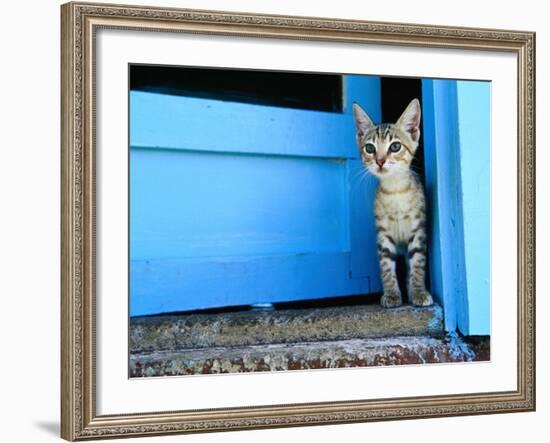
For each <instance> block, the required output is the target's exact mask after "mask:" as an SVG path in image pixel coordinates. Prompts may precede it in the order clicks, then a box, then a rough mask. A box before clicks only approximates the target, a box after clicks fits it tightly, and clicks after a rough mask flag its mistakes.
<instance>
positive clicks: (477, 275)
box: [457, 81, 491, 335]
mask: <svg viewBox="0 0 550 443" xmlns="http://www.w3.org/2000/svg"><path fill="white" fill-rule="evenodd" d="M457 98H458V120H459V137H460V166H461V168H460V170H461V178H462V216H463V220H464V258H465V266H466V285H467V294H468V329H467V330H465V331H463V332H464V333H465V334H470V335H488V334H490V332H491V324H490V318H491V315H490V304H491V303H490V246H491V244H490V239H491V232H490V217H491V214H490V208H491V187H490V186H491V168H490V165H491V149H490V143H491V140H490V134H491V121H490V117H491V113H490V107H491V84H490V83H489V82H477V81H476V82H474V81H458V82H457Z"/></svg>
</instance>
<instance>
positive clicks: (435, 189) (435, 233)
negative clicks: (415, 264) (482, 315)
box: [422, 80, 468, 332]
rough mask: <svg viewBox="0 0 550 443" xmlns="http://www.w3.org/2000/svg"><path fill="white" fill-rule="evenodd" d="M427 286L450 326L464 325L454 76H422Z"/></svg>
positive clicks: (465, 327)
mask: <svg viewBox="0 0 550 443" xmlns="http://www.w3.org/2000/svg"><path fill="white" fill-rule="evenodd" d="M422 103H423V122H424V123H423V128H424V131H423V133H424V157H425V172H426V194H427V200H428V201H427V203H428V210H429V218H430V220H431V223H430V224H429V225H430V227H429V233H428V234H429V251H430V255H429V264H430V283H431V290H432V293H433V295H434V296H435V298H436V300H438V301H439V303H440V304H442V305H443V307H444V310H445V327H446V329H447V330H448V331H455V330H456V329H457V328H458V329H459V330H460V331H461V332H466V331H468V298H467V287H466V270H465V259H464V230H463V226H464V224H463V217H462V183H461V171H460V140H459V131H458V109H457V108H458V105H457V92H456V80H423V81H422Z"/></svg>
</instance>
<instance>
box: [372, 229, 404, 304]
mask: <svg viewBox="0 0 550 443" xmlns="http://www.w3.org/2000/svg"><path fill="white" fill-rule="evenodd" d="M377 242H378V258H379V261H380V271H381V277H382V285H383V287H384V295H382V298H381V299H380V304H381V305H382V306H384V307H385V308H394V307H397V306H401V303H402V300H401V291H400V290H399V283H398V282H397V275H396V273H395V260H396V258H397V248H396V245H395V241H394V240H393V238H392V237H391V236H390V235H387V234H386V232H385V230H384V229H383V228H380V229H379V231H378V236H377Z"/></svg>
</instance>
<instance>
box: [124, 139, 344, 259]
mask: <svg viewBox="0 0 550 443" xmlns="http://www.w3.org/2000/svg"><path fill="white" fill-rule="evenodd" d="M131 155H132V157H131V173H130V189H131V193H130V238H131V239H132V241H131V250H130V254H131V257H132V259H159V258H169V257H171V258H179V257H213V258H218V257H227V256H243V255H258V254H261V255H267V254H290V253H296V254H299V253H314V252H317V253H320V252H339V251H347V250H349V234H348V217H347V214H346V211H347V209H346V205H347V203H346V183H345V180H344V179H345V174H346V165H345V162H343V161H340V160H338V161H336V160H329V159H322V158H318V157H316V158H312V159H306V158H302V157H282V156H258V155H228V154H223V153H204V152H187V151H181V152H175V151H160V152H159V151H151V150H146V149H132V153H131Z"/></svg>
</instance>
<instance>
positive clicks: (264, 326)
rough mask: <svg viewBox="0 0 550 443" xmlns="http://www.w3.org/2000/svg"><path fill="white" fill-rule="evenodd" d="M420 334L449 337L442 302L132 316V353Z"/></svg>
mask: <svg viewBox="0 0 550 443" xmlns="http://www.w3.org/2000/svg"><path fill="white" fill-rule="evenodd" d="M414 335H426V336H432V337H437V336H442V335H443V313H442V309H441V308H440V307H439V306H431V307H428V308H418V307H414V306H402V307H400V308H395V309H385V308H382V307H380V306H379V305H363V306H362V305H359V306H341V307H331V308H310V309H287V310H280V311H245V312H230V313H222V314H190V315H173V316H153V317H140V318H132V319H131V321H130V351H131V352H133V353H136V352H153V351H174V350H177V349H190V348H204V347H215V346H246V345H258V344H273V343H304V342H316V341H327V340H332V341H334V340H349V339H355V338H367V337H396V336H414Z"/></svg>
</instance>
